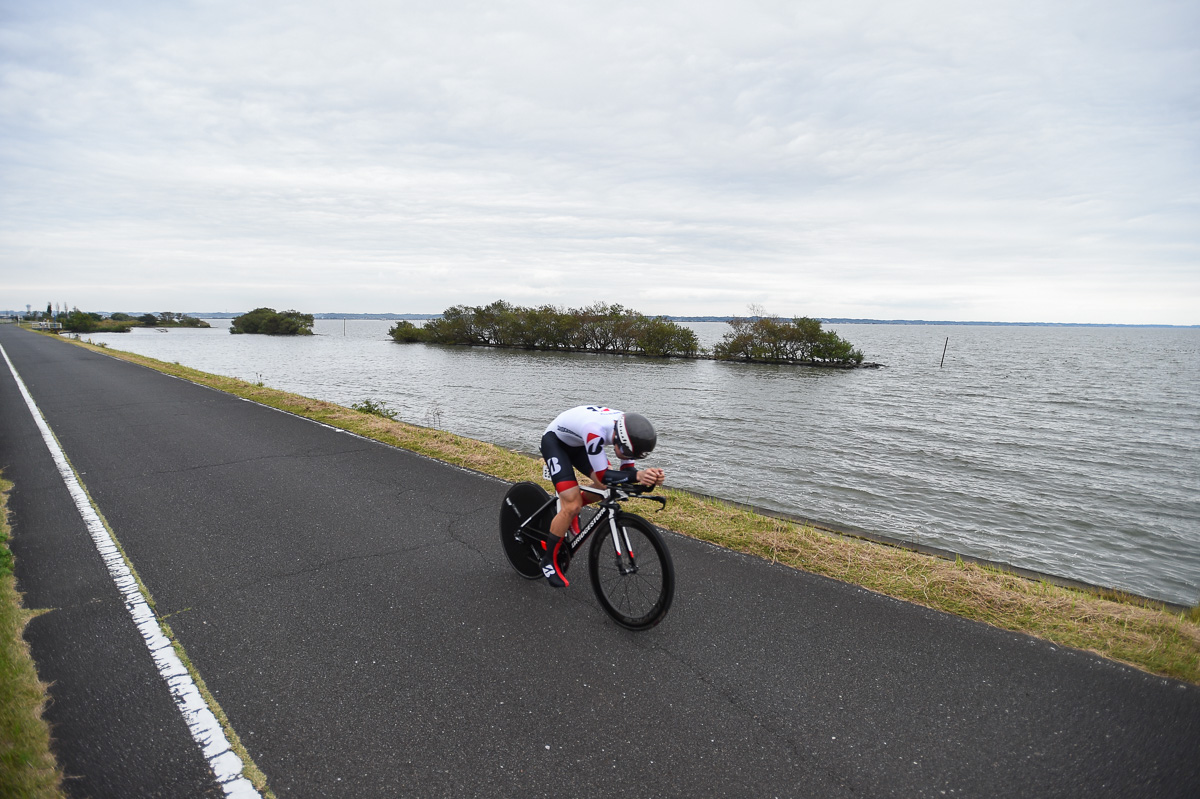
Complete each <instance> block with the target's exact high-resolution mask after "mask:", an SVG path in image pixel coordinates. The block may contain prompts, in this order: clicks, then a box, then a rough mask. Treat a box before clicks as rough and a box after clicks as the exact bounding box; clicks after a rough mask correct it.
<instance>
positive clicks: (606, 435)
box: [546, 405, 633, 474]
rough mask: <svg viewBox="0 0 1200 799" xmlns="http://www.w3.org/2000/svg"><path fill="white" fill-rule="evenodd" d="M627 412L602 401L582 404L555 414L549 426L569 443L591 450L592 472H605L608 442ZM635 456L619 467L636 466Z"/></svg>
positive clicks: (588, 454) (588, 451)
mask: <svg viewBox="0 0 1200 799" xmlns="http://www.w3.org/2000/svg"><path fill="white" fill-rule="evenodd" d="M622 416H624V412H623V411H617V410H613V409H612V408H605V407H603V406H602V405H580V406H579V407H577V408H571V409H569V410H565V411H563V412H562V413H560V414H559V415H558V416H556V417H555V419H554V421H553V422H551V423H550V425H549V427H547V428H546V432H547V433H553V434H554V435H555V436H557V437H558V440H559V441H561V442H562V443H563V444H565V445H567V446H568V447H583V448H584V450H585V451H586V452H587V456H588V463H590V464H591V465H592V472H593V473H596V474H603V473H604V470H605V469H607V468H608V456H607V455H605V454H604V446H605V445H606V444H611V443H613V438H614V435H615V434H614V431H613V424H614V423H615V422H616V421H617V420H618V419H620V418H621V417H622ZM632 465H633V461H632V460H622V461H621V465H620V466H619V467H618V468H622V469H623V468H625V467H626V466H632Z"/></svg>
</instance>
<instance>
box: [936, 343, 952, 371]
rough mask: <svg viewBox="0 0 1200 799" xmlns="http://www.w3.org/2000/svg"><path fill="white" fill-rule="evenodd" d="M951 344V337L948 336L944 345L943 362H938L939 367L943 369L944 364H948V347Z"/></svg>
mask: <svg viewBox="0 0 1200 799" xmlns="http://www.w3.org/2000/svg"><path fill="white" fill-rule="evenodd" d="M949 346H950V337H949V336H946V343H945V345H944V346H943V347H942V362H941V363H939V364H938V368H939V369H941V368H942V367H943V366H945V365H946V348H947V347H949Z"/></svg>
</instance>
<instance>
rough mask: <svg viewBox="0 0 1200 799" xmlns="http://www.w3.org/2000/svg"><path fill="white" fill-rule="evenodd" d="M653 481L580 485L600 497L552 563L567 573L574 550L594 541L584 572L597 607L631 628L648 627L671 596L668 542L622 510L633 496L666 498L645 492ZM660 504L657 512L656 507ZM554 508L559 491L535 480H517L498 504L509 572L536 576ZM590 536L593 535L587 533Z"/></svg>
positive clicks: (665, 608) (659, 617)
mask: <svg viewBox="0 0 1200 799" xmlns="http://www.w3.org/2000/svg"><path fill="white" fill-rule="evenodd" d="M653 488H654V487H653V486H643V485H641V484H639V483H634V484H622V485H609V486H607V487H606V488H605V489H603V490H601V489H599V488H593V487H592V486H584V485H581V486H580V489H581V490H583V491H585V492H587V493H590V494H593V495H595V496H598V497H599V498H600V501H599V503H598V505H597V506H596V511H595V513H594V514H592V516H591V518H590V519H587V520H586V521H584V516H583V515H581V516H580V522H581V526H580V529H579V531H578V532H575V531H574V530H568V531H567V534H566V536H565V538H564V540H563V544H564V546H563V548H562V549H561V550H559V556H558V565H559V568H560V569H562V571H563V572H566V571H567V567H568V566H569V565H570V562H571V559H572V558H573V557H574V554H575V551H576V550H578V549H579V548H580V547H582V546H583V543H584V542H585V541H587V540H588V538H591V539H592V546H591V549H590V550H589V551H588V574H589V576H590V578H591V583H592V590H593V591H595V593H596V599H598V600H600V607H602V608H604V612H605V613H607V614H608V615H609V616H611V617H612V618H613V620H614V621H616V622H617V624H620V625H621V626H622V627H626V628H628V629H630V630H648V629H649V628H651V627H653V626H654V625H656V624H658V623H659V622H660V621H662V620H663V617H665V616H666V615H667V611H668V610H670V609H671V600H672V599H673V598H674V596H675V566H674V565H673V564H672V562H671V553H670V552H669V551H668V550H667V545H666V542H665V541H664V540H663V537H662V535H661V534H660V533H659V532H658V530H657V529H656V528H655V527H654V525H653V524H651V523H650V522H648V521H646V520H645V519H643V518H642V517H641V516H638V515H637V514H634V513H629V512H628V511H626V510H624V509H623V508H622V507H621V503H622V502H626V501H628V500H631V499H646V500H651V501H654V502H658V503H659V504H660V505H661V506H662V508H665V507H666V506H667V501H666V500H665V499H663V498H662V497H658V496H645V494H647V493H648V492H650V491H652V490H653ZM662 508H660V510H661V509H662ZM557 513H558V495H557V494H555V495H550V494H548V493H547V492H546V490H545V489H543V488H542V487H541V486H540V485H538V484H537V483H530V482H523V483H517V484H516V485H514V486H513V487H512V488H510V489H509V490H508V493H507V494H506V495H505V497H504V502H503V503H501V506H500V540H501V542H502V543H503V545H504V553H505V554H506V555H507V556H508V560H509V562H510V563H512V566H513V568H514V569H516V570H517V573H518V574H520V575H521V576H522V577H525V578H526V579H529V580H535V579H539V578H541V577H542V576H543V575H542V563H541V561H542V542H544V541H545V540H546V539H547V538H548V537H549V531H550V521H551V520H552V519H553V518H554V517H555V515H556V514H557ZM593 533H596V535H594V536H593Z"/></svg>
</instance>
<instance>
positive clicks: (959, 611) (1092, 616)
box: [76, 342, 1200, 684]
mask: <svg viewBox="0 0 1200 799" xmlns="http://www.w3.org/2000/svg"><path fill="white" fill-rule="evenodd" d="M76 343H79V342H76ZM82 346H86V345H82ZM98 351H99V350H98ZM103 352H104V353H105V354H107V355H110V356H112V357H116V358H121V359H123V360H126V361H130V362H133V363H139V364H142V365H144V366H147V367H149V368H152V369H156V370H158V371H161V372H165V373H167V374H172V375H175V376H178V377H182V378H184V379H187V380H190V381H192V382H195V383H199V384H201V385H206V386H211V387H213V388H216V389H220V390H221V391H226V392H229V393H230V394H234V395H236V396H239V397H244V398H246V399H250V400H253V401H255V402H260V403H262V404H264V405H269V406H271V407H273V408H279V409H281V410H285V411H289V412H291V413H295V414H297V415H300V416H304V417H307V418H310V419H314V420H317V421H320V422H324V423H326V424H329V425H331V426H334V427H339V428H342V429H345V430H349V431H351V432H354V433H358V434H359V435H363V436H366V437H368V438H372V439H375V440H377V441H382V442H384V443H387V444H391V445H393V446H397V447H402V448H404V449H408V450H412V451H414V452H419V453H421V454H424V455H428V456H430V457H433V458H437V459H439V460H442V461H445V462H447V463H452V464H455V465H458V466H465V467H467V468H470V469H475V470H476V471H480V472H484V473H486V474H490V475H494V476H496V477H500V478H502V479H505V480H510V481H518V480H536V481H540V479H541V463H540V461H536V460H534V459H532V458H530V457H528V456H525V455H520V454H518V453H514V452H511V451H509V450H506V449H504V448H503V447H498V446H496V445H494V444H488V443H485V442H481V441H475V440H472V439H469V438H464V437H462V436H457V435H454V434H453V433H447V432H445V431H441V430H433V429H430V428H425V427H419V426H416V425H411V424H407V423H405V422H400V421H391V420H388V419H384V418H381V417H378V416H374V415H371V414H366V413H361V412H359V411H355V410H351V409H349V408H345V407H342V406H340V405H335V404H333V403H331V402H324V401H321V400H314V399H311V398H308V397H303V396H300V395H297V394H288V393H286V392H283V391H277V390H275V389H271V388H266V387H263V386H258V385H254V384H251V383H248V382H246V381H244V380H238V379H236V378H230V377H221V376H218V375H211V374H208V373H206V372H200V371H198V370H195V369H190V368H188V367H185V366H180V365H179V364H168V363H163V362H162V361H157V360H155V359H153V358H147V357H145V356H141V355H134V354H131V353H125V352H119V351H114V350H111V349H106V350H103ZM663 493H664V494H665V495H666V496H668V497H669V498H670V501H669V503H668V506H667V509H666V510H665V511H663V512H662V513H658V514H654V521H655V522H656V523H658V524H660V525H662V526H664V527H668V528H670V529H672V530H675V531H676V532H679V533H682V534H684V535H688V536H692V537H694V538H698V539H701V540H704V541H710V542H712V543H715V544H719V545H721V546H724V547H728V548H730V549H734V550H737V551H740V552H745V553H749V554H752V555H757V556H760V557H763V558H766V559H768V560H771V561H775V562H778V563H782V564H785V565H788V566H792V567H795V568H798V569H803V570H805V571H809V572H813V573H816V574H821V575H825V576H827V577H832V578H834V579H837V580H843V581H845V582H849V583H855V584H857V585H861V586H863V587H865V588H869V589H871V590H873V591H878V592H879V593H882V594H886V595H888V596H891V597H895V598H897V599H903V600H907V601H910V602H915V603H918V604H921V605H925V606H927V607H931V608H935V609H937V610H942V611H945V612H947V613H953V614H956V615H959V616H962V617H965V618H968V619H973V620H975V621H980V622H984V623H986V624H991V625H993V626H996V627H1000V628H1002V629H1005V630H1012V631H1014V632H1020V633H1027V634H1029V635H1035V636H1038V637H1040V638H1045V639H1047V640H1050V641H1053V642H1055V643H1057V644H1060V645H1062V646H1068V647H1073V648H1076V649H1083V650H1087V651H1091V652H1095V653H1097V654H1100V655H1103V656H1104V657H1108V658H1112V659H1114V660H1120V661H1123V662H1125V663H1128V664H1131V665H1133V666H1136V667H1138V668H1141V669H1144V670H1146V671H1149V672H1152V673H1155V674H1161V675H1165V676H1168V677H1174V678H1177V679H1180V680H1186V681H1188V682H1192V683H1198V684H1200V613H1198V612H1197V610H1196V609H1193V610H1192V611H1191V612H1189V613H1183V614H1180V613H1172V612H1170V611H1168V610H1166V609H1164V608H1163V607H1161V606H1159V605H1157V604H1155V603H1151V602H1145V601H1142V600H1136V599H1135V598H1130V597H1124V596H1122V595H1120V594H1119V593H1117V592H1112V594H1111V595H1110V596H1096V595H1094V594H1091V593H1087V592H1084V591H1078V590H1073V589H1067V588H1060V587H1058V586H1054V585H1050V584H1048V583H1044V582H1036V581H1031V580H1027V579H1025V578H1023V577H1018V576H1016V575H1012V574H1008V573H1005V572H1001V571H998V570H996V569H991V568H987V567H983V566H978V565H974V564H968V563H963V562H962V561H949V560H944V559H942V558H937V557H933V556H929V555H923V554H919V553H916V552H911V551H909V550H905V549H900V548H896V547H890V546H885V545H880V544H876V543H873V542H867V541H862V540H856V539H852V538H847V537H843V536H840V535H836V534H831V533H827V532H824V531H819V530H815V529H813V528H812V527H808V526H803V525H799V524H795V523H792V522H788V521H784V520H780V519H776V518H772V517H768V516H763V515H760V514H756V513H753V512H751V511H748V510H745V509H742V508H738V507H735V506H732V505H728V504H726V503H722V502H720V501H716V500H712V499H708V498H702V497H697V496H695V495H692V494H688V493H685V492H681V491H672V490H670V489H666V490H664V492H663Z"/></svg>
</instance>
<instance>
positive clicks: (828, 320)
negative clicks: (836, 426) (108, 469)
mask: <svg viewBox="0 0 1200 799" xmlns="http://www.w3.org/2000/svg"><path fill="white" fill-rule="evenodd" d="M237 315H238V314H236V313H224V312H223V313H194V312H193V313H189V314H188V316H195V317H199V318H200V319H232V318H233V317H235V316H237ZM440 317H441V314H440V313H380V314H372V313H315V314H313V318H314V319H376V320H380V321H399V320H402V319H407V320H410V321H413V320H418V319H438V318H440ZM665 318H666V319H670V320H671V321H672V322H728V321H729V320H730V319H733V318H734V317H732V316H670V315H667V316H666V317H665ZM815 318H817V319H819V320H820V321H821V322H822V323H823V324H830V325H836V324H842V325H959V326H964V325H965V326H970V327H1163V328H1175V329H1179V330H1194V329H1197V328H1200V325H1151V324H1142V325H1133V324H1120V323H1117V322H951V321H938V320H929V319H849V318H845V317H834V316H831V317H815Z"/></svg>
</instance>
